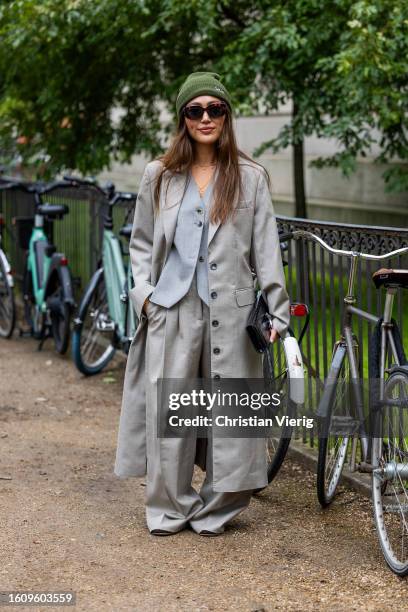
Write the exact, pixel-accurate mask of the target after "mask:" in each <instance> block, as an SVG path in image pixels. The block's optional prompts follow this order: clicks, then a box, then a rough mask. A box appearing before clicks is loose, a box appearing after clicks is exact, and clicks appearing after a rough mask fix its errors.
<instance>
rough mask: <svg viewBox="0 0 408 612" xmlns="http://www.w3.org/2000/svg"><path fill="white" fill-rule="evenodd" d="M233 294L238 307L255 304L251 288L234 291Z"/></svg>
mask: <svg viewBox="0 0 408 612" xmlns="http://www.w3.org/2000/svg"><path fill="white" fill-rule="evenodd" d="M234 293H235V299H236V301H237V304H238V306H248V305H249V304H253V303H254V302H255V289H254V288H253V287H245V288H244V289H235V291H234Z"/></svg>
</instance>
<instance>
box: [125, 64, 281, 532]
mask: <svg viewBox="0 0 408 612" xmlns="http://www.w3.org/2000/svg"><path fill="white" fill-rule="evenodd" d="M176 109H177V114H178V127H177V132H176V135H175V137H174V139H173V142H172V144H171V146H170V148H169V149H168V151H167V152H166V154H165V155H164V156H162V157H161V158H159V159H157V160H154V161H152V162H150V163H148V164H147V166H146V168H145V171H144V174H143V178H142V181H141V185H140V189H139V193H138V199H137V204H136V209H135V216H134V222H133V229H132V235H131V239H130V258H131V264H132V272H133V277H134V281H135V286H134V288H133V289H131V291H130V298H131V300H132V302H133V305H134V307H135V310H136V313H137V315H138V317H139V319H140V321H139V325H138V328H137V330H136V334H135V336H134V339H133V341H132V344H131V347H130V352H129V356H128V361H127V367H126V373H125V380H124V390H123V401H122V411H121V417H120V424H119V434H118V448H117V454H116V463H115V474H116V475H118V476H121V477H127V476H143V475H144V474H146V472H147V485H146V518H147V525H148V528H149V530H150V532H151V533H152V534H154V535H168V534H174V533H177V532H179V531H181V530H182V529H184V528H186V527H188V526H189V527H191V528H192V529H193V530H194V531H195V532H196V533H198V534H200V535H218V534H220V533H222V532H223V531H224V528H225V525H226V524H227V523H228V522H229V521H230V520H231V519H232V518H233V517H234V516H236V515H237V514H238V513H239V512H241V511H242V510H243V509H244V508H246V507H247V506H248V504H249V501H250V498H251V493H252V491H253V490H254V489H257V488H261V487H264V486H266V484H267V474H266V456H265V441H264V440H262V439H254V438H252V439H247V438H244V439H243V438H228V440H226V439H225V438H220V437H216V436H214V437H213V436H212V435H211V433H210V434H209V435H208V439H207V440H196V439H195V438H194V437H191V436H190V437H188V438H182V439H174V438H173V439H168V438H159V437H158V436H157V419H158V407H157V404H158V402H157V380H158V379H160V378H176V379H187V378H200V377H203V378H212V379H216V380H217V379H220V378H260V377H262V360H261V357H260V356H259V354H257V353H256V351H255V350H254V348H253V347H252V345H251V343H250V340H249V337H248V334H247V332H246V330H245V325H246V320H247V317H248V314H249V312H250V310H251V306H252V304H253V302H254V300H255V290H254V278H253V272H254V273H255V274H256V276H257V279H258V281H259V284H260V287H261V288H262V289H263V290H264V291H265V294H266V297H267V301H268V307H269V312H270V313H271V315H272V317H273V329H272V330H271V337H270V340H271V342H273V341H275V340H276V339H277V338H278V335H281V336H282V335H283V334H285V332H286V329H287V326H288V323H289V299H288V295H287V293H286V289H285V280H284V274H283V267H282V260H281V255H280V247H279V239H278V232H277V226H276V221H275V217H274V214H273V208H272V204H271V197H270V191H269V178H268V176H267V173H266V172H265V171H264V169H263V167H262V166H260V165H259V164H257V163H255V162H254V161H252V160H251V159H250V158H249V157H247V156H246V155H245V154H243V153H241V152H240V151H239V150H238V149H237V145H236V141H235V136H234V131H233V125H232V108H231V99H230V96H229V94H228V91H227V90H226V88H225V87H224V85H223V84H222V83H221V81H220V77H219V75H217V74H216V73H208V72H195V73H192V74H191V75H190V76H189V77H188V78H187V79H186V81H185V82H184V84H183V85H182V87H181V89H180V91H179V94H178V97H177V101H176ZM195 463H197V465H200V466H201V467H202V468H203V469H204V468H205V470H206V477H205V480H204V483H203V485H202V487H201V490H200V492H199V493H198V492H197V491H196V490H195V489H194V488H193V487H192V485H191V480H192V476H193V469H194V464H195ZM146 464H147V465H146Z"/></svg>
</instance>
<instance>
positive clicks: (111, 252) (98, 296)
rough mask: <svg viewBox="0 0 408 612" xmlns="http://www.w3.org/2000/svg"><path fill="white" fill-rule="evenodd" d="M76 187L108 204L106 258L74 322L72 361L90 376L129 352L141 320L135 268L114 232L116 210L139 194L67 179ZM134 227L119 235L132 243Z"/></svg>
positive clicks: (100, 265)
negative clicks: (135, 303) (134, 297)
mask: <svg viewBox="0 0 408 612" xmlns="http://www.w3.org/2000/svg"><path fill="white" fill-rule="evenodd" d="M64 178H65V179H66V180H68V181H69V182H70V184H71V185H72V184H74V185H76V186H81V185H82V186H85V187H86V186H87V187H91V188H93V189H95V190H97V191H98V192H99V194H101V195H102V196H103V198H104V199H105V200H106V202H107V204H108V211H107V214H106V216H105V219H104V230H103V240H102V257H101V260H100V261H99V263H98V269H97V270H96V271H95V273H94V274H93V276H92V277H91V279H90V281H89V283H88V285H87V287H86V288H85V291H84V294H83V296H82V299H81V302H80V305H79V308H78V313H77V316H76V317H75V319H74V331H73V336H72V357H73V360H74V363H75V365H76V367H77V368H78V370H79V371H80V372H82V374H85V375H86V376H92V375H94V374H98V373H99V372H101V371H102V370H103V369H104V368H105V367H106V366H107V364H108V363H109V362H110V361H111V359H112V358H113V356H114V354H115V352H116V350H117V349H120V350H122V351H123V352H124V353H125V354H127V353H128V352H129V347H130V343H131V341H132V338H133V335H134V331H135V329H136V326H137V322H138V321H137V317H136V313H135V312H134V309H133V308H132V306H131V304H130V301H129V297H128V290H129V289H130V288H131V287H132V286H133V277H132V271H131V266H130V265H128V266H127V267H126V266H125V264H124V261H123V256H124V254H125V253H124V252H123V249H122V243H121V242H120V240H119V239H118V237H117V236H116V235H115V234H114V232H113V208H114V206H115V205H116V204H118V203H119V202H134V201H135V200H136V197H137V194H134V193H124V192H116V191H115V187H114V185H113V184H112V183H110V184H108V185H107V186H106V187H105V188H104V189H103V188H102V187H100V186H99V185H98V183H97V182H96V181H93V180H88V179H81V178H77V177H71V176H67V177H64ZM131 231H132V224H131V223H130V224H125V225H123V226H122V227H121V228H120V230H119V235H121V236H124V237H125V238H127V239H129V238H130V235H131Z"/></svg>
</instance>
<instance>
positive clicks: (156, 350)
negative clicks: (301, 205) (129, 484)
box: [146, 278, 252, 533]
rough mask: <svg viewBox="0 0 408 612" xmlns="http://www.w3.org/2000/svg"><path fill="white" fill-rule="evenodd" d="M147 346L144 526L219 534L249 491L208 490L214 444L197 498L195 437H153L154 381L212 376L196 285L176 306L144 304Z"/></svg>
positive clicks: (205, 312)
mask: <svg viewBox="0 0 408 612" xmlns="http://www.w3.org/2000/svg"><path fill="white" fill-rule="evenodd" d="M147 318H148V321H147V325H148V329H147V340H146V403H147V406H146V415H147V419H146V434H147V438H146V441H147V481H146V520H147V526H148V528H149V530H150V531H152V530H153V529H162V530H165V531H171V532H177V531H180V530H182V529H184V528H186V527H188V526H190V527H191V528H192V529H193V530H194V531H196V532H197V533H199V532H200V531H202V530H208V531H213V532H216V533H222V532H223V531H224V528H225V525H226V524H227V523H229V522H230V521H231V520H232V519H233V518H234V517H235V516H236V515H237V514H239V513H240V512H242V510H244V509H245V508H246V507H247V506H248V504H249V502H250V500H251V494H252V490H251V491H237V492H216V491H214V489H213V488H212V477H213V475H212V463H213V456H212V448H213V445H212V438H211V435H210V436H209V438H208V439H207V445H206V449H204V450H205V458H206V459H205V464H206V477H205V480H204V482H203V484H202V486H201V489H200V491H199V492H197V491H196V490H195V489H194V488H193V486H192V484H191V483H192V478H193V473H194V464H195V459H196V456H197V452H198V450H200V449H199V446H200V444H203V443H204V442H203V441H202V440H201V441H199V440H197V439H195V438H193V437H190V438H178V439H160V438H158V437H157V378H163V377H166V378H189V377H190V378H197V377H198V378H201V377H203V378H205V377H210V376H211V371H210V370H211V366H210V363H211V360H210V327H209V326H210V316H209V308H208V306H207V305H206V304H205V303H204V302H203V301H202V300H201V298H200V297H199V295H198V293H197V286H196V280H195V278H193V282H192V284H191V287H190V289H189V291H188V293H187V294H186V295H185V296H184V297H183V298H182V299H181V300H180V301H179V302H178V303H177V304H175V305H174V306H172V307H170V308H165V307H163V306H160V305H158V304H154V303H148V307H147Z"/></svg>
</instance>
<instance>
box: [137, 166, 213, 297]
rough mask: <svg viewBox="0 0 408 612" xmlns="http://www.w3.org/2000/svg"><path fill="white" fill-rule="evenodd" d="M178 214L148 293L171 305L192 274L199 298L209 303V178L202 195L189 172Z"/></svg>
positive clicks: (185, 288) (185, 289) (183, 289)
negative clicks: (157, 278) (153, 286)
mask: <svg viewBox="0 0 408 612" xmlns="http://www.w3.org/2000/svg"><path fill="white" fill-rule="evenodd" d="M187 180H188V186H187V189H186V191H185V194H184V197H183V200H182V202H181V204H180V208H179V211H178V215H177V225H176V229H175V232H174V239H173V244H172V246H171V249H170V253H169V256H168V258H167V261H166V263H165V264H164V267H163V270H162V272H161V274H160V278H159V280H158V282H157V284H156V286H155V288H154V290H153V293H151V294H150V296H149V300H150V301H151V302H153V303H154V304H159V305H160V306H165V307H167V308H170V307H171V306H173V305H174V304H176V303H177V302H178V301H179V300H181V298H182V297H184V296H185V295H186V293H187V291H188V290H189V288H190V285H191V282H192V280H193V276H194V274H195V275H196V281H197V291H198V295H199V296H200V298H201V299H202V300H203V301H204V302H205V303H206V304H207V305H208V302H209V296H208V251H207V241H208V208H209V206H208V203H209V201H210V199H211V194H212V187H213V182H212V180H211V182H210V184H209V185H208V187H207V189H206V190H205V193H204V196H203V197H202V198H201V196H200V193H199V191H198V187H197V184H196V182H195V180H194V178H193V177H192V176H191V174H190V175H189V177H188V179H187Z"/></svg>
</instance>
